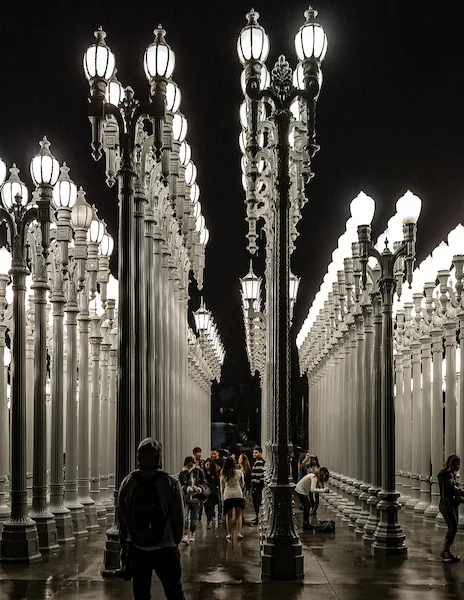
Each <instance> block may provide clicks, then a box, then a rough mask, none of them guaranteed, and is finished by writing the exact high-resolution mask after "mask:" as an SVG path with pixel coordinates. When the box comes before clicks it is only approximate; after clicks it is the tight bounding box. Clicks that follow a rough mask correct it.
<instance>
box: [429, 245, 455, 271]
mask: <svg viewBox="0 0 464 600" xmlns="http://www.w3.org/2000/svg"><path fill="white" fill-rule="evenodd" d="M432 259H433V265H434V267H435V271H436V272H437V271H444V270H449V269H450V267H451V263H452V261H453V252H452V250H451V248H450V247H449V246H448V244H445V242H441V243H440V244H439V245H438V246H437V247H436V248H435V250H433V252H432Z"/></svg>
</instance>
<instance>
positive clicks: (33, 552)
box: [0, 237, 41, 562]
mask: <svg viewBox="0 0 464 600" xmlns="http://www.w3.org/2000/svg"><path fill="white" fill-rule="evenodd" d="M21 245H22V240H21V239H19V238H18V237H16V238H15V239H14V240H13V261H12V269H11V273H12V276H13V322H14V327H13V336H12V348H13V351H12V362H11V405H10V406H11V408H10V415H11V485H10V498H11V517H10V519H8V520H7V521H5V522H4V524H3V530H2V539H1V545H0V554H1V557H2V561H10V562H14V561H29V562H31V561H36V560H41V554H40V552H39V537H38V532H37V527H36V524H35V521H33V520H32V519H31V518H30V516H29V514H28V510H27V487H26V370H25V368H24V367H25V362H26V361H25V358H26V305H25V300H26V298H25V296H26V275H27V274H28V269H27V266H26V260H25V258H24V256H23V248H22V247H21Z"/></svg>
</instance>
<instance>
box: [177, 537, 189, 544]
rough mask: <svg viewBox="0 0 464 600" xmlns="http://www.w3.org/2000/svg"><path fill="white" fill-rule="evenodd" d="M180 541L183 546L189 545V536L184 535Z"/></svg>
mask: <svg viewBox="0 0 464 600" xmlns="http://www.w3.org/2000/svg"><path fill="white" fill-rule="evenodd" d="M178 539H179V538H178ZM181 541H182V543H183V544H187V545H188V543H189V536H188V535H184V537H183V538H182V540H181Z"/></svg>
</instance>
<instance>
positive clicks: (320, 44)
mask: <svg viewBox="0 0 464 600" xmlns="http://www.w3.org/2000/svg"><path fill="white" fill-rule="evenodd" d="M304 15H305V17H306V22H305V24H304V25H303V26H302V27H300V30H299V31H298V33H297V34H296V36H295V50H296V54H297V56H298V60H301V61H303V60H308V59H310V58H315V59H316V60H318V61H319V62H322V61H323V60H324V57H325V54H326V52H327V36H326V34H325V31H324V30H323V28H322V27H321V25H319V24H318V23H315V22H314V18H315V17H316V16H317V11H316V10H313V9H311V8H310V9H309V10H307V11H305V14H304Z"/></svg>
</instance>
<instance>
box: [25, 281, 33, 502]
mask: <svg viewBox="0 0 464 600" xmlns="http://www.w3.org/2000/svg"><path fill="white" fill-rule="evenodd" d="M27 304H28V309H27V311H26V432H27V440H26V481H27V483H26V486H27V505H28V506H29V507H30V506H31V505H32V476H33V471H34V467H33V465H34V348H35V340H34V323H35V307H34V293H30V294H29V297H28V298H27Z"/></svg>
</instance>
